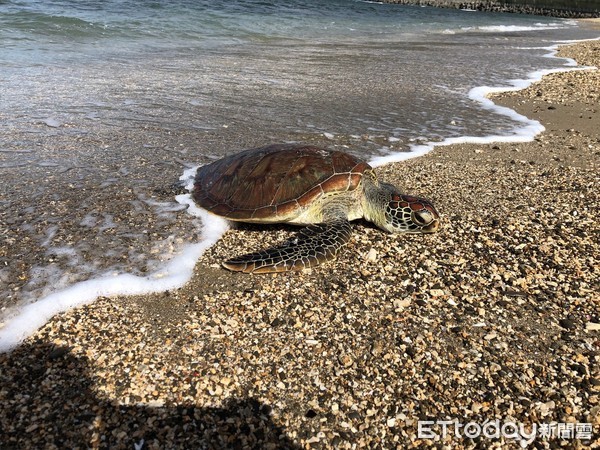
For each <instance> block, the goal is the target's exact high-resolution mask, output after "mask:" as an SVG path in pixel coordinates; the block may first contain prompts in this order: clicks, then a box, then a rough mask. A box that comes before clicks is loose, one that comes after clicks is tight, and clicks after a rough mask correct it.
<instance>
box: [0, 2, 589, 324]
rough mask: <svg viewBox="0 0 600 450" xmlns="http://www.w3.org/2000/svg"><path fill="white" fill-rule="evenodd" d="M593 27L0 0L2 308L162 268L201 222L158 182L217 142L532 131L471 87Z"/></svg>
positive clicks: (373, 151)
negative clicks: (96, 281) (85, 282)
mask: <svg viewBox="0 0 600 450" xmlns="http://www.w3.org/2000/svg"><path fill="white" fill-rule="evenodd" d="M592 37H596V34H595V33H594V32H590V31H586V30H585V29H582V28H580V27H579V26H578V25H577V24H576V23H575V22H572V21H565V20H558V19H551V18H544V17H535V16H520V15H512V14H487V13H475V12H465V11H456V10H445V9H433V8H419V7H408V6H399V5H382V4H376V3H371V2H361V1H352V0H337V1H330V2H317V1H308V2H307V1H302V2H301V1H297V0H288V1H284V2H277V3H274V2H273V3H271V2H258V1H234V2H232V1H210V2H208V1H206V2H197V1H191V0H190V1H185V0H177V1H169V2H167V1H160V0H158V1H154V2H145V3H144V4H143V5H140V2H133V1H130V2H127V1H125V2H123V1H103V2H99V1H98V2H85V4H81V2H75V1H68V0H64V1H51V2H46V1H45V2H41V1H7V2H3V3H2V4H1V5H0V42H1V43H2V44H1V45H2V47H1V48H0V65H1V67H2V69H1V70H0V95H1V98H2V102H0V121H1V122H2V124H3V126H2V128H1V129H0V135H1V137H2V146H1V147H0V173H1V174H2V175H1V176H2V180H3V183H2V186H1V187H0V206H1V208H0V230H1V234H0V237H1V238H2V240H3V242H2V248H1V250H0V251H1V253H0V262H1V263H2V265H3V266H2V268H0V283H1V284H0V307H1V308H2V311H3V313H2V314H3V316H4V317H5V322H6V323H9V322H10V317H12V316H13V315H14V314H15V313H16V312H17V311H19V309H20V306H19V307H17V308H16V309H15V308H14V306H15V305H23V304H26V303H31V302H37V301H39V300H40V299H43V298H44V297H46V296H47V295H49V294H51V293H53V292H60V290H61V289H65V288H67V287H69V286H71V285H73V284H74V283H76V282H79V281H82V280H87V279H90V278H91V279H96V278H98V277H101V278H102V279H107V277H115V283H114V285H115V286H118V283H117V282H116V280H118V279H121V280H122V278H118V276H120V274H132V275H135V276H140V277H146V276H148V277H150V278H152V277H154V278H156V277H159V278H160V277H161V276H164V275H161V274H162V271H163V270H164V267H165V264H166V261H168V260H169V259H170V258H171V257H173V256H176V255H178V254H180V253H181V251H182V249H183V248H186V247H185V244H188V243H192V242H199V241H200V240H201V237H200V236H201V234H202V229H203V228H202V227H203V226H204V225H206V224H203V223H202V221H201V220H200V219H198V218H195V217H193V216H191V215H189V214H188V213H187V211H186V208H187V207H186V205H182V204H180V203H178V202H177V201H176V199H175V198H176V196H177V195H178V194H181V193H182V192H181V190H180V189H178V188H177V187H174V186H173V184H174V183H175V182H176V181H177V180H178V178H179V177H180V176H181V174H182V172H183V170H184V169H186V168H189V167H192V166H195V165H198V164H202V163H205V162H208V161H210V160H213V159H215V158H218V157H220V156H222V155H225V154H228V153H232V152H235V151H238V150H241V149H243V148H246V147H251V146H256V145H262V144H266V143H270V142H283V141H303V142H313V143H319V144H322V145H328V146H332V147H333V146H337V147H340V148H346V149H347V150H348V151H351V152H354V153H356V154H359V155H361V156H363V157H364V158H365V159H369V160H372V159H374V158H379V159H377V161H379V162H383V161H387V160H389V159H401V158H402V157H403V156H400V157H398V156H397V155H398V152H406V151H408V150H410V149H413V150H414V151H415V152H417V153H418V152H419V151H425V150H427V148H429V147H428V146H425V147H423V146H421V147H419V146H418V144H422V143H428V142H432V141H444V140H446V141H447V142H450V141H448V140H453V139H454V140H460V139H464V136H471V137H473V138H480V139H489V136H504V138H507V139H510V136H514V135H515V133H517V134H518V135H519V136H518V137H519V138H522V137H523V136H528V135H529V136H530V135H532V134H533V133H535V132H536V131H535V130H536V127H535V125H534V126H533V127H532V124H531V123H529V122H526V121H525V122H524V121H523V120H522V119H523V118H519V117H515V115H512V114H498V112H499V111H498V110H497V109H493V108H491V109H490V107H489V106H488V107H483V106H485V105H482V96H481V92H480V91H477V90H475V91H474V90H473V89H474V88H476V87H477V86H512V84H511V83H510V82H509V80H513V79H528V78H530V74H531V73H532V72H534V71H543V70H551V69H555V68H558V67H562V66H563V65H564V64H567V63H568V61H564V60H559V59H556V58H550V57H548V55H549V53H550V51H549V49H548V47H549V46H551V45H552V44H554V43H556V42H558V41H563V40H569V39H585V38H592ZM517 84H518V83H517ZM414 154H416V153H414ZM390 155H392V156H390ZM409 188H410V187H409ZM117 275H118V276H117ZM109 284H110V283H109ZM167 285H168V284H167V283H165V284H164V285H161V286H162V287H161V286H159V285H154V287H153V289H167V288H168V287H165V286H167ZM93 286H94V285H93V284H88V285H87V288H86V289H88V290H89V289H93ZM169 286H170V285H169ZM114 292H116V291H111V290H109V291H106V290H104V291H99V294H101V295H109V294H110V293H114ZM59 297H61V296H60V295H59ZM92 297H93V296H92ZM51 298H56V297H51ZM61 298H66V296H64V295H63V296H62V297H61ZM52 301H55V300H52ZM75 303H76V301H75ZM40 314H41V313H40Z"/></svg>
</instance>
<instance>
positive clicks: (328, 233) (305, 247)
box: [223, 219, 352, 273]
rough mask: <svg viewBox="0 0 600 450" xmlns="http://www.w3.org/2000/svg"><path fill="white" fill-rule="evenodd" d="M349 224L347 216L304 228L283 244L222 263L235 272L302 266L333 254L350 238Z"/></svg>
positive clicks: (301, 267) (321, 260) (261, 271)
mask: <svg viewBox="0 0 600 450" xmlns="http://www.w3.org/2000/svg"><path fill="white" fill-rule="evenodd" d="M351 231H352V227H351V226H350V222H348V221H347V220H346V219H338V220H335V221H332V222H326V223H319V224H316V225H311V226H309V227H307V228H304V229H303V230H302V231H300V232H299V233H298V234H297V235H296V236H294V237H293V238H292V239H290V240H289V241H286V242H284V243H283V244H282V245H280V246H277V247H273V248H269V249H267V250H262V251H259V252H256V253H250V254H247V255H243V256H239V257H237V258H234V259H230V260H228V261H225V262H224V263H223V266H224V267H225V268H227V269H229V270H232V271H234V272H245V273H251V272H252V273H269V272H286V271H288V270H302V269H305V268H307V267H313V266H316V265H318V264H321V263H322V262H324V261H328V260H330V259H333V258H335V256H336V255H337V253H338V252H339V251H340V249H341V248H342V247H343V246H344V245H345V244H346V243H347V242H348V240H349V239H350V233H351Z"/></svg>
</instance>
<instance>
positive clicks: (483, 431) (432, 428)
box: [417, 419, 593, 448]
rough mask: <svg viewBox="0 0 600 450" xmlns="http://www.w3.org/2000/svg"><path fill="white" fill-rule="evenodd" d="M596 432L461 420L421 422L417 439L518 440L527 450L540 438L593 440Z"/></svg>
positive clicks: (573, 426) (578, 426)
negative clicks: (463, 421) (451, 437)
mask: <svg viewBox="0 0 600 450" xmlns="http://www.w3.org/2000/svg"><path fill="white" fill-rule="evenodd" d="M592 433H593V428H592V424H591V423H561V422H552V423H540V424H536V423H534V424H531V425H528V426H525V425H524V424H522V423H516V422H510V421H505V422H502V421H500V420H499V419H496V420H486V421H485V422H483V423H477V422H468V423H462V422H461V421H460V420H458V419H452V420H420V421H419V422H418V431H417V437H418V438H419V439H433V440H438V439H440V438H441V439H444V438H446V437H447V436H449V435H452V436H454V437H456V438H458V439H464V438H466V439H475V438H478V437H485V438H488V439H493V440H498V439H500V438H507V439H515V440H517V441H518V442H519V444H520V445H521V447H523V448H525V447H527V446H528V445H529V444H531V443H532V442H533V441H535V440H536V439H537V438H540V439H551V438H558V439H563V440H568V439H580V440H588V439H591V438H592Z"/></svg>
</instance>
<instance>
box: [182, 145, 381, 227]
mask: <svg viewBox="0 0 600 450" xmlns="http://www.w3.org/2000/svg"><path fill="white" fill-rule="evenodd" d="M370 168H371V167H370V166H369V165H368V164H367V163H365V162H363V161H361V160H359V159H357V158H355V157H354V156H352V155H349V154H347V153H344V152H339V151H331V150H325V149H322V148H318V147H312V146H305V145H286V144H283V145H269V146H267V147H260V148H254V149H250V150H245V151H243V152H241V153H238V154H236V155H232V156H228V157H225V158H223V159H220V160H218V161H215V162H213V163H211V164H207V165H205V166H202V167H200V168H199V169H198V172H197V173H196V178H195V183H194V191H193V194H192V195H193V198H194V200H195V201H196V203H197V204H198V205H199V206H201V207H202V208H204V209H206V210H208V211H210V212H212V213H213V214H217V215H219V216H223V217H225V218H228V219H231V220H239V221H249V222H274V221H278V220H281V221H285V220H290V219H292V218H293V217H295V216H296V215H298V214H299V213H300V212H301V211H303V210H304V209H305V207H307V206H308V205H310V204H311V203H312V202H314V201H315V200H317V199H318V198H319V197H321V196H322V195H323V194H324V193H332V192H342V191H351V190H354V189H356V188H357V187H358V186H359V184H360V181H361V179H362V175H363V172H364V171H365V170H368V169H370Z"/></svg>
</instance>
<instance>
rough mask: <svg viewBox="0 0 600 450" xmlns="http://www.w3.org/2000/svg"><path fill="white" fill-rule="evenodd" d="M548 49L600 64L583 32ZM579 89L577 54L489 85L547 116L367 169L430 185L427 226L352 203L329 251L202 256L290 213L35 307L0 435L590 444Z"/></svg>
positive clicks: (590, 225) (86, 442) (589, 257)
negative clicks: (137, 276) (98, 293)
mask: <svg viewBox="0 0 600 450" xmlns="http://www.w3.org/2000/svg"><path fill="white" fill-rule="evenodd" d="M561 55H564V56H569V57H573V58H575V59H576V60H577V61H578V62H579V63H580V64H582V65H596V66H600V42H598V41H595V42H586V43H579V44H576V45H573V46H569V47H564V48H563V49H561ZM599 98H600V72H598V71H591V70H590V71H578V72H568V73H562V74H554V75H550V76H547V77H545V78H544V80H543V81H542V82H540V83H538V84H535V85H533V86H531V87H530V88H528V89H527V90H525V91H521V92H518V93H514V94H503V95H502V96H501V97H500V98H498V99H497V100H496V101H497V102H498V103H500V104H503V105H508V106H510V107H514V108H515V109H516V110H517V111H519V112H521V113H523V114H525V115H527V116H528V117H533V118H538V119H539V120H540V121H541V122H542V123H543V124H544V125H545V126H546V128H547V130H546V132H545V133H543V134H541V135H539V136H538V137H537V138H536V139H535V140H534V141H533V142H530V143H514V144H513V143H511V144H506V143H498V144H491V145H457V146H451V147H443V148H438V149H436V150H435V151H433V152H431V153H430V154H428V155H426V156H424V157H421V158H417V159H412V160H409V161H406V162H403V163H400V164H393V165H389V166H386V167H382V168H380V169H378V172H379V174H380V176H381V177H382V178H384V179H385V180H386V181H390V182H393V183H396V184H398V185H400V186H402V187H403V188H405V189H406V190H407V191H408V192H410V193H414V194H419V195H423V196H426V197H428V198H431V199H432V200H433V201H434V203H435V204H436V206H437V207H438V209H439V210H440V211H441V213H442V214H443V216H444V229H443V230H442V231H441V232H439V233H437V234H435V235H429V236H391V235H385V234H383V233H381V232H380V231H378V230H377V229H375V228H374V227H373V226H371V225H370V224H367V223H361V222H359V223H357V224H356V225H355V227H354V228H355V232H354V234H353V237H352V240H351V242H350V243H349V245H348V246H347V247H346V249H345V250H344V251H343V252H342V254H341V255H340V256H339V258H338V259H337V261H335V262H331V263H328V264H325V265H323V266H320V267H318V268H315V269H313V270H310V271H305V272H300V273H286V274H277V275H267V276H264V275H263V276H251V275H250V276H249V275H241V274H233V273H229V272H227V271H225V270H223V269H221V268H220V266H219V262H220V261H221V260H222V259H223V258H225V257H227V256H231V255H233V254H237V253H243V252H247V251H251V250H254V249H257V248H259V247H263V246H266V245H268V244H269V243H271V242H276V241H280V240H282V239H284V238H285V237H286V236H288V235H290V233H291V232H292V231H293V230H290V229H289V228H286V227H259V226H242V227H240V228H239V229H237V230H231V231H229V232H227V233H226V235H225V236H224V238H223V239H222V240H221V241H220V242H219V243H218V244H217V245H216V246H214V247H213V248H211V249H210V250H209V251H208V252H207V253H206V254H205V255H204V256H203V257H202V258H201V260H200V261H199V262H198V264H197V266H196V269H195V276H194V277H193V279H192V280H191V281H190V282H189V283H188V284H187V285H186V286H185V287H184V288H182V289H180V290H176V291H170V292H163V293H161V294H156V295H149V296H143V297H119V298H101V299H99V300H98V301H97V302H95V303H94V304H92V305H89V306H85V307H81V308H78V309H76V310H72V311H70V312H67V313H64V314H61V315H59V316H56V317H55V318H54V319H53V320H52V321H51V322H49V323H48V324H47V325H46V326H44V327H43V328H42V329H40V330H39V331H38V332H37V333H36V334H35V335H34V336H32V337H31V338H29V339H27V341H26V342H25V343H24V344H23V345H21V346H20V347H18V348H17V349H16V350H14V351H13V352H12V353H10V354H3V355H0V368H1V370H0V404H2V405H3V406H2V408H0V442H2V448H64V447H69V448H88V447H89V448H111V449H114V448H134V445H137V446H138V447H136V448H156V449H159V448H267V449H268V448H355V447H353V446H357V447H358V448H385V449H389V448H399V449H403V448H412V447H419V448H433V447H435V448H442V447H443V445H447V446H449V447H448V448H491V447H493V446H497V447H498V448H520V447H519V444H518V440H517V439H515V438H510V437H508V438H506V437H499V438H493V439H487V438H474V439H468V438H466V437H465V433H464V430H459V431H458V434H460V436H461V437H456V436H455V435H454V431H455V430H454V426H453V425H452V426H450V427H449V434H448V436H446V437H445V438H442V437H438V438H437V439H432V438H429V439H428V438H420V437H419V433H418V431H419V424H418V421H419V420H429V421H436V420H455V419H456V420H457V421H459V422H460V423H462V424H463V425H464V424H466V423H468V422H474V423H476V424H480V425H483V424H484V423H486V422H493V421H496V420H498V421H499V423H500V425H502V424H505V423H508V422H511V423H516V424H523V425H524V426H525V428H526V430H527V431H528V432H529V431H531V428H532V426H535V425H536V424H538V425H539V424H548V423H552V422H554V423H556V422H559V423H565V424H568V423H572V424H575V423H590V424H592V425H593V430H592V432H591V434H590V436H586V435H585V434H580V435H578V437H579V439H576V438H575V437H576V436H575V435H574V434H573V436H571V437H569V436H566V435H565V436H563V439H560V438H557V437H551V438H544V437H539V436H538V437H537V438H536V440H535V442H536V444H535V446H536V448H546V447H547V448H550V447H552V448H554V447H557V446H564V447H565V448H580V447H581V448H585V447H586V446H592V445H594V444H600V373H599V367H600V355H599V349H600V334H599V333H600V331H599V330H598V324H600V292H599V281H600V276H599V272H600V265H599V262H598V261H600V243H599V240H598V235H599V231H600V226H599V225H598V212H599V205H600V199H599V186H598V173H599V168H600V167H599V163H600V131H599V130H600V111H599V109H600V107H599ZM431 428H432V430H433V431H434V432H435V433H438V434H440V435H441V433H442V429H441V428H440V427H439V426H437V427H436V426H434V425H431ZM421 431H423V430H421ZM555 431H556V430H555ZM579 431H580V433H581V429H579ZM584 431H585V429H584ZM555 436H556V435H555Z"/></svg>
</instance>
